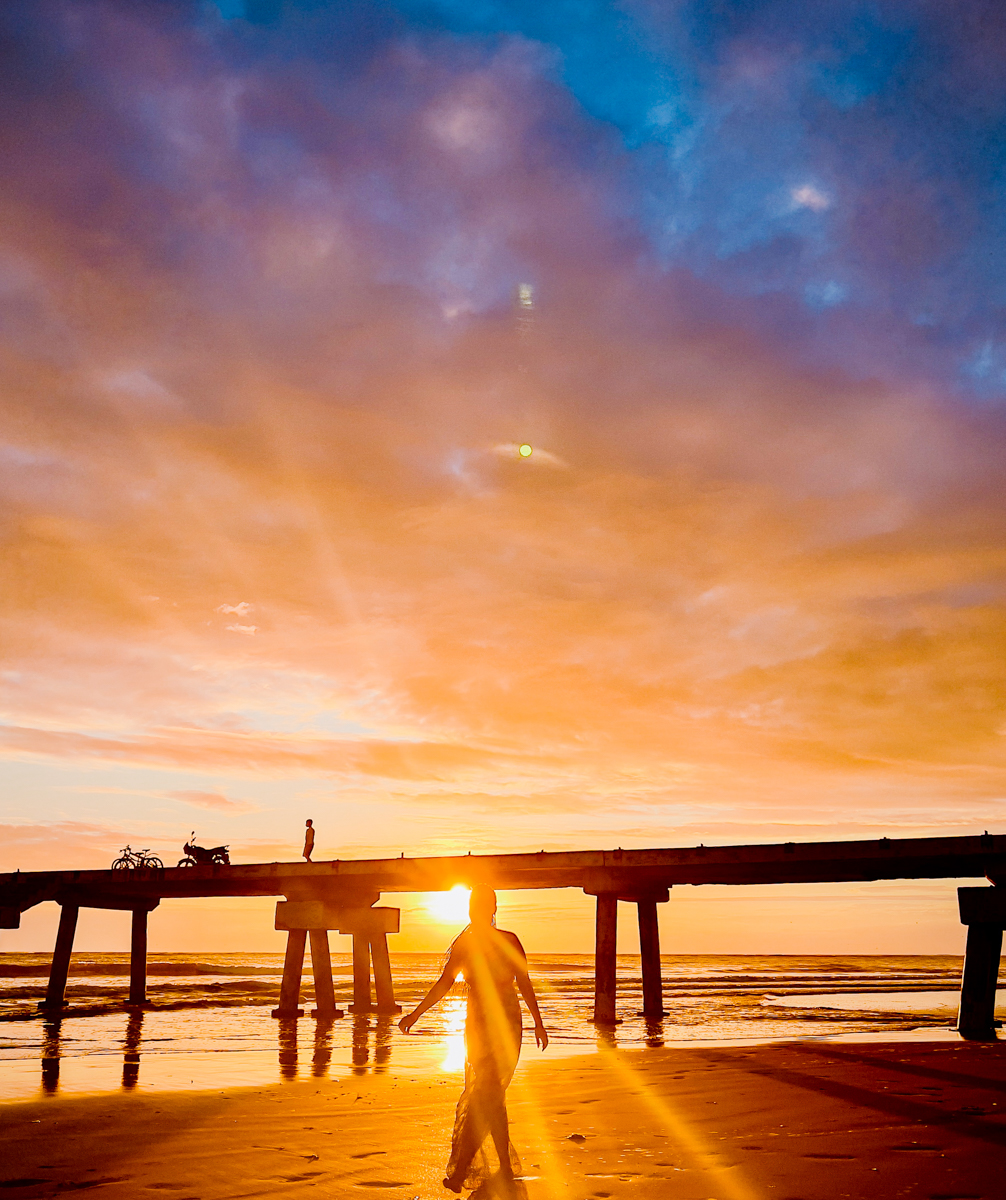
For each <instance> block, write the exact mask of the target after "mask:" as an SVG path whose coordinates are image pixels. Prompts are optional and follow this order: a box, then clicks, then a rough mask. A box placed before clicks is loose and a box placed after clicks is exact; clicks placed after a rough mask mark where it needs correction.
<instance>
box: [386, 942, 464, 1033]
mask: <svg viewBox="0 0 1006 1200" xmlns="http://www.w3.org/2000/svg"><path fill="white" fill-rule="evenodd" d="M460 971H461V964H460V962H458V960H457V958H456V956H455V953H454V951H453V950H452V951H451V953H450V957H449V958H448V959H447V966H445V967H444V969H443V971H442V972H441V975H440V978H439V979H438V980H437V982H436V983H435V984H434V985H433V987H431V988H430V990H429V991H428V992H427V993H426V995H425V996H424V997H423V998H422V1000H420V1001H419V1003H418V1004H417V1005H416V1007H415V1008H414V1009H413V1010H412V1012H410V1013H407V1014H406V1015H405V1016H404V1017H402V1019H401V1020H400V1021H399V1022H398V1028H399V1029H400V1030H401V1031H402V1033H408V1032H409V1030H410V1029H411V1028H412V1026H413V1025H415V1023H416V1022H417V1021H418V1020H419V1018H420V1017H421V1016H422V1015H423V1013H424V1012H426V1011H427V1009H430V1008H432V1007H433V1006H434V1004H439V1003H440V1001H441V1000H443V998H444V997H445V996H446V995H447V993H448V992H449V991H450V990H451V988H452V987H453V986H454V981H455V979H457V977H458V975H459V974H460Z"/></svg>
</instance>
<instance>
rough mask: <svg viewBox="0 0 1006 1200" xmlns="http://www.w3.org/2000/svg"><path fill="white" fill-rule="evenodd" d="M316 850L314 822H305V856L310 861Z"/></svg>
mask: <svg viewBox="0 0 1006 1200" xmlns="http://www.w3.org/2000/svg"><path fill="white" fill-rule="evenodd" d="M313 851H314V822H313V821H305V822H304V850H303V854H304V857H305V858H306V859H307V861H308V862H310V861H311V854H312V852H313Z"/></svg>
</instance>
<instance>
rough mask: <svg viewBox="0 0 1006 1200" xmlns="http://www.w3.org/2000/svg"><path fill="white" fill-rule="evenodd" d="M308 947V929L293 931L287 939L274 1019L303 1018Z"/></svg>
mask: <svg viewBox="0 0 1006 1200" xmlns="http://www.w3.org/2000/svg"><path fill="white" fill-rule="evenodd" d="M306 945H307V930H306V929H291V930H290V932H289V933H288V934H287V937H286V954H285V956H284V958H283V980H282V982H281V983H280V985H279V1007H278V1008H274V1009H273V1010H272V1015H273V1016H274V1017H279V1018H280V1019H281V1020H283V1019H286V1018H288V1017H302V1016H303V1015H304V1010H303V1009H302V1008H301V1007H300V980H301V975H302V974H303V973H304V947H305V946H306Z"/></svg>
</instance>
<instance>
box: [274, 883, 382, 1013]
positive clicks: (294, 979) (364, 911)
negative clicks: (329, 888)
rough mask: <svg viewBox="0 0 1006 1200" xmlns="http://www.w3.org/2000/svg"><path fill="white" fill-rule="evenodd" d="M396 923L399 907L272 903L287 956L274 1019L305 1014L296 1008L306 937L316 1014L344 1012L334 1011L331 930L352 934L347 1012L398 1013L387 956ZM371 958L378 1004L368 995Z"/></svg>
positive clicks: (305, 902) (318, 902)
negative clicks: (285, 937) (284, 935)
mask: <svg viewBox="0 0 1006 1200" xmlns="http://www.w3.org/2000/svg"><path fill="white" fill-rule="evenodd" d="M399 922H400V912H399V910H398V909H397V908H364V907H359V908H358V907H341V906H340V905H338V904H332V903H329V902H328V901H325V900H281V901H280V902H279V903H278V904H277V905H276V928H277V929H285V930H287V931H288V940H287V954H286V959H285V961H284V964H283V983H282V985H281V987H280V1003H279V1008H277V1009H274V1010H273V1014H272V1015H273V1016H274V1017H280V1018H283V1017H293V1016H299V1015H302V1014H303V1010H301V1009H300V1008H299V1007H298V1005H299V1003H300V981H301V973H302V970H303V961H304V945H305V940H306V938H307V935H308V934H310V937H311V965H312V969H313V970H314V988H315V996H316V998H317V1001H318V1007H317V1008H316V1009H315V1015H316V1016H318V1017H341V1016H342V1015H343V1014H342V1010H341V1009H337V1008H336V1007H335V990H334V986H333V983H332V959H331V954H330V951H329V945H328V933H329V930H334V931H335V932H336V933H342V934H351V935H352V938H353V1003H352V1004H351V1005H350V1006H349V1011H350V1012H353V1013H369V1012H382V1013H393V1012H400V1011H401V1009H400V1008H399V1007H398V1005H397V1004H395V991H394V983H393V981H392V978H391V958H390V956H389V954H388V934H389V933H397V932H398V928H399ZM295 933H296V934H299V938H298V940H297V941H296V942H294V941H293V935H294V934H295ZM298 946H299V951H298V949H297V947H298ZM298 954H299V957H298ZM371 957H373V962H374V974H375V977H376V984H377V1004H376V1005H375V1004H374V1003H373V999H372V995H371V979H370V963H371Z"/></svg>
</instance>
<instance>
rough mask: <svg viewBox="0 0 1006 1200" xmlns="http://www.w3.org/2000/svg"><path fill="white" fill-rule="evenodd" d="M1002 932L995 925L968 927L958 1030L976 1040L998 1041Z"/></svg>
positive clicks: (962, 1034) (963, 1035) (966, 1036)
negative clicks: (997, 1014)
mask: <svg viewBox="0 0 1006 1200" xmlns="http://www.w3.org/2000/svg"><path fill="white" fill-rule="evenodd" d="M1002 946H1003V931H1002V930H1001V929H997V928H996V926H994V925H969V926H968V942H967V948H966V949H965V952H964V974H963V976H962V978H961V1006H960V1010H959V1012H958V1015H957V1030H958V1032H959V1033H960V1035H961V1037H965V1038H973V1039H977V1040H982V1039H988V1038H994V1037H995V1006H996V982H997V981H998V978H999V959H1000V957H1001V955H1002Z"/></svg>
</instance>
